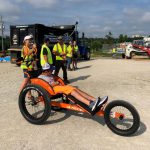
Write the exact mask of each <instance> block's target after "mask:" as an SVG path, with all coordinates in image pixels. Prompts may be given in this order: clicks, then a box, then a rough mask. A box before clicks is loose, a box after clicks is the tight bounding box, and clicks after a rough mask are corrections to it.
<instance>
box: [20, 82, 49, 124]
mask: <svg viewBox="0 0 150 150" xmlns="http://www.w3.org/2000/svg"><path fill="white" fill-rule="evenodd" d="M29 94H30V95H31V97H30V99H29V97H28V96H29ZM18 103H19V109H20V112H21V114H22V115H23V117H24V118H25V119H26V120H27V121H28V122H30V123H32V124H42V123H44V122H45V121H46V120H47V119H48V117H49V116H50V113H51V106H50V96H49V94H48V92H47V91H46V90H45V89H43V88H42V87H40V86H39V85H35V84H30V85H27V86H26V87H25V88H24V89H23V90H22V91H21V93H20V95H19V101H18Z"/></svg>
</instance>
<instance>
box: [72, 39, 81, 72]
mask: <svg viewBox="0 0 150 150" xmlns="http://www.w3.org/2000/svg"><path fill="white" fill-rule="evenodd" d="M73 46H74V50H73V56H72V67H73V70H75V69H78V68H77V61H78V55H79V48H78V45H77V43H76V41H74V42H73Z"/></svg>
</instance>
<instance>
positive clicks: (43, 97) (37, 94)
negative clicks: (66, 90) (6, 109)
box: [19, 77, 140, 136]
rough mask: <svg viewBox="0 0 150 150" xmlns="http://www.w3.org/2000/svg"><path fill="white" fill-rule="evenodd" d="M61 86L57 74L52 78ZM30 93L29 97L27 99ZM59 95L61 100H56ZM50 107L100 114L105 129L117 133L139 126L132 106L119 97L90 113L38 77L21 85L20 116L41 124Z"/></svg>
mask: <svg viewBox="0 0 150 150" xmlns="http://www.w3.org/2000/svg"><path fill="white" fill-rule="evenodd" d="M55 80H56V81H58V82H59V83H60V84H61V85H62V86H63V85H65V84H64V82H63V80H62V79H61V78H60V77H55ZM29 92H30V93H31V95H32V99H29V98H28V93H29ZM58 98H61V101H57V99H58ZM52 107H57V108H61V109H69V110H73V111H78V112H83V113H89V115H92V116H94V115H97V116H100V117H104V120H105V123H106V124H107V126H108V128H109V129H110V130H112V131H113V132H114V133H116V134H118V135H121V136H129V135H132V134H134V133H135V132H136V131H137V130H138V129H139V126H140V117H139V114H138V112H137V110H136V109H135V107H134V106H133V105H131V104H130V103H128V102H126V101H123V100H114V101H111V102H110V103H108V102H106V103H105V104H103V106H102V107H101V108H99V109H97V110H95V111H94V112H91V111H90V109H89V107H87V106H86V105H85V104H84V103H82V102H80V101H78V100H77V99H75V98H74V97H72V96H71V95H64V94H57V95H56V94H55V93H54V91H53V88H52V86H51V85H49V84H48V83H47V82H46V81H44V80H42V79H39V78H32V79H31V84H29V85H27V86H26V87H24V88H23V90H22V91H21V93H20V95H19V109H20V112H21V114H22V115H23V117H24V118H25V119H26V120H27V121H28V122H30V123H32V124H43V123H44V122H45V121H46V120H47V119H48V118H49V117H50V114H51V109H52Z"/></svg>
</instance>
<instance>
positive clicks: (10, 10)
mask: <svg viewBox="0 0 150 150" xmlns="http://www.w3.org/2000/svg"><path fill="white" fill-rule="evenodd" d="M0 4H1V5H0V13H1V14H4V15H5V14H18V13H19V12H20V8H19V7H18V6H17V5H15V4H14V3H13V2H12V1H8V0H0Z"/></svg>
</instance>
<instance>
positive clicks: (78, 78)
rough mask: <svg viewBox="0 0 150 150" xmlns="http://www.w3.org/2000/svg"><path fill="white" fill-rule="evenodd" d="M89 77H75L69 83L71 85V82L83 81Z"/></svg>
mask: <svg viewBox="0 0 150 150" xmlns="http://www.w3.org/2000/svg"><path fill="white" fill-rule="evenodd" d="M90 76H91V75H87V76H80V77H77V78H74V79H70V80H69V81H70V83H73V82H76V81H78V80H85V79H87V78H89V77H90Z"/></svg>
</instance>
